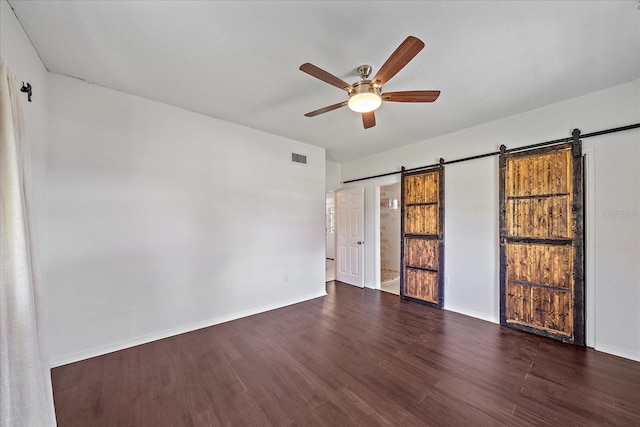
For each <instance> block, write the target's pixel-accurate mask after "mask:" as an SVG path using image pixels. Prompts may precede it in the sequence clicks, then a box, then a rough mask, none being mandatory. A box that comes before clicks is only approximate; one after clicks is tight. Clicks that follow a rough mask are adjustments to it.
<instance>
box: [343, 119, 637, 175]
mask: <svg viewBox="0 0 640 427" xmlns="http://www.w3.org/2000/svg"><path fill="white" fill-rule="evenodd" d="M636 128H640V123H635V124H632V125H627V126H620V127H617V128H611V129H605V130H600V131H597V132H591V133H585V134H584V135H579V138H582V139H584V138H590V137H592V136H600V135H606V134H608V133H615V132H622V131H625V130H631V129H636ZM578 132H580V131H579V130H578ZM571 141H573V136H570V137H567V138H561V139H554V140H553V141H546V142H540V143H537V144H531V145H525V146H522V147H517V148H511V149H509V150H505V152H506V153H512V152H515V151H524V150H530V149H532V148H538V147H546V146H548V145H556V144H563V143H565V142H571ZM499 154H500V151H492V152H490V153H484V154H478V155H477V156H470V157H463V158H460V159H455V160H447V161H445V162H441V163H433V164H430V165H425V166H419V167H416V168H411V169H404V172H405V173H406V172H414V171H419V170H423V169H431V168H435V167H438V166H440V165H441V164H442V165H451V164H453V163H460V162H466V161H469V160H476V159H482V158H484V157H491V156H497V155H499ZM399 173H402V170H399V171H394V172H387V173H381V174H378V175H371V176H367V177H364V178H357V179H350V180H347V181H342V183H343V184H349V183H351V182H358V181H364V180H367V179H373V178H380V177H383V176H389V175H397V174H399Z"/></svg>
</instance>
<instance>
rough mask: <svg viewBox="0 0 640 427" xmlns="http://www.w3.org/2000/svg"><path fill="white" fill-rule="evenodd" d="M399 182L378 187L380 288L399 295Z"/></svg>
mask: <svg viewBox="0 0 640 427" xmlns="http://www.w3.org/2000/svg"><path fill="white" fill-rule="evenodd" d="M400 212H401V210H400V183H399V182H398V183H395V184H390V185H386V186H381V187H380V222H379V224H380V290H382V291H385V292H389V293H392V294H395V295H400V222H401V221H400Z"/></svg>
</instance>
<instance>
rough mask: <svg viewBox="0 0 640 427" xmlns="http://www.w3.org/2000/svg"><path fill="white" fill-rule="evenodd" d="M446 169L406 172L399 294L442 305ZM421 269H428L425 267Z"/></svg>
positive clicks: (403, 178) (404, 179) (404, 176)
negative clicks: (443, 186)
mask: <svg viewBox="0 0 640 427" xmlns="http://www.w3.org/2000/svg"><path fill="white" fill-rule="evenodd" d="M443 171H444V169H443V167H442V166H441V167H439V168H437V169H432V170H427V171H423V172H415V173H411V174H408V175H405V174H403V176H402V182H403V186H402V188H403V189H404V190H403V191H404V197H403V200H402V203H403V205H402V213H403V221H402V238H403V243H402V249H403V250H402V267H401V270H402V274H401V276H400V277H401V286H400V294H401V296H402V297H403V298H405V297H409V298H412V299H414V300H418V301H419V302H423V303H428V304H432V305H434V306H438V307H442V306H443V290H442V288H443V282H442V277H441V271H442V270H443V265H444V262H443V261H444V260H443V258H442V256H443V254H442V252H443V250H442V248H443V247H444V242H443V241H442V239H443V225H442V221H443V216H444V213H443V212H444V209H443V204H442V203H443V200H441V199H442V198H443V197H444V191H443V189H442V188H441V187H440V185H441V183H442V182H444V173H443ZM420 269H429V270H431V271H424V270H420Z"/></svg>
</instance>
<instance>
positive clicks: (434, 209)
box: [404, 205, 440, 234]
mask: <svg viewBox="0 0 640 427" xmlns="http://www.w3.org/2000/svg"><path fill="white" fill-rule="evenodd" d="M404 214H405V229H404V230H405V234H438V231H439V229H440V227H439V224H438V223H439V221H438V205H422V206H407V207H405V211H404Z"/></svg>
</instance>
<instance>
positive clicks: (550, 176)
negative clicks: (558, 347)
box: [500, 144, 582, 342]
mask: <svg viewBox="0 0 640 427" xmlns="http://www.w3.org/2000/svg"><path fill="white" fill-rule="evenodd" d="M572 151H573V147H572V145H570V144H569V145H564V146H556V147H548V148H546V149H539V150H534V151H532V152H530V153H528V152H521V153H518V154H515V155H505V154H504V153H502V154H501V157H502V158H503V159H504V160H503V161H501V166H500V167H501V174H500V176H501V186H502V188H501V190H500V194H501V196H500V197H501V198H503V199H504V200H502V201H501V208H502V209H504V212H503V213H501V236H503V237H502V240H503V247H502V248H501V263H506V268H505V270H504V273H503V274H502V275H501V282H502V283H501V289H502V296H501V298H503V299H504V300H505V302H504V307H501V323H503V324H505V325H511V326H514V327H518V328H521V329H524V330H528V331H532V332H537V333H541V334H543V335H548V336H553V337H555V338H558V339H561V340H564V341H568V342H576V340H575V337H576V336H575V333H574V332H575V329H574V327H575V326H576V320H575V319H576V318H577V317H576V314H581V313H576V308H575V301H576V292H575V291H576V284H575V267H576V265H575V264H576V261H575V260H576V259H577V258H578V256H577V252H576V248H577V246H576V242H581V239H582V236H581V235H578V234H577V233H581V231H580V230H582V224H581V222H580V221H582V219H581V218H582V217H581V215H580V216H579V218H578V217H576V215H575V214H579V213H580V210H581V209H582V203H578V204H577V205H575V202H576V200H575V194H581V193H580V192H576V191H575V190H576V188H575V187H574V182H581V180H579V181H575V177H574V176H573V174H574V169H576V166H575V164H574V158H573V153H572ZM580 156H581V154H580V148H579V147H578V158H580ZM579 169H580V170H578V171H577V172H578V173H581V168H579ZM523 239H526V241H523ZM579 258H580V259H582V258H581V255H580V257H579ZM580 262H582V261H580ZM579 283H580V286H582V278H580V282H579ZM580 289H581V288H580ZM579 309H580V310H582V308H581V307H580V308H579ZM578 317H581V318H582V316H581V315H580V316H578ZM578 342H582V337H581V338H580V339H579V340H578Z"/></svg>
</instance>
